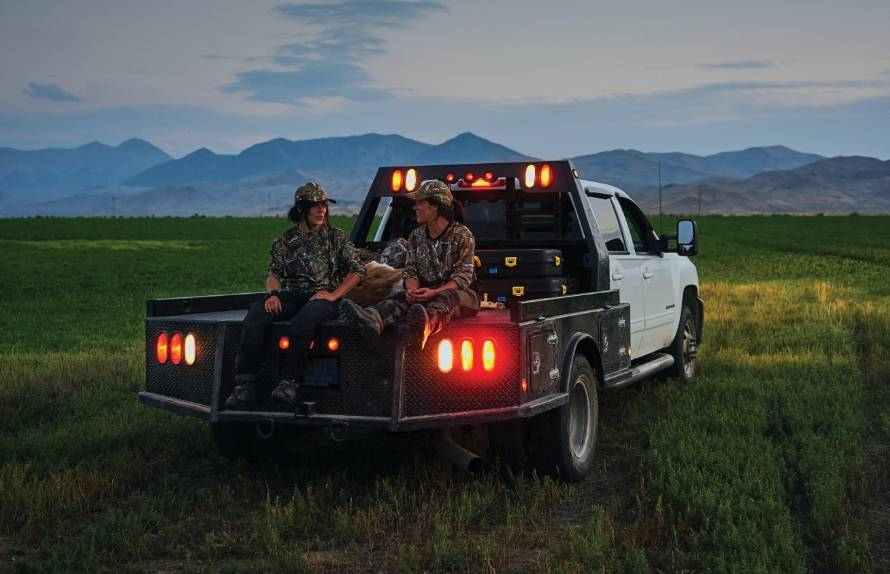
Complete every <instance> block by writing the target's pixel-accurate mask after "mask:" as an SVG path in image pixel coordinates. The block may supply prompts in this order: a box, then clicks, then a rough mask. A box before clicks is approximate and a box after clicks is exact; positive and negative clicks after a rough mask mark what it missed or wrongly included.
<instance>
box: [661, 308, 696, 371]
mask: <svg viewBox="0 0 890 574" xmlns="http://www.w3.org/2000/svg"><path fill="white" fill-rule="evenodd" d="M687 320H691V321H692V328H693V329H695V315H694V314H693V313H692V310H691V309H690V308H689V307H687V306H686V305H683V308H682V309H681V310H680V324H679V325H677V332H676V333H675V334H674V340H673V341H671V346H670V347H668V348H667V352H668V353H669V354H670V355H671V356H672V357H673V358H674V364H673V365H671V367H670V368H668V369H665V370H664V371H662V373H664V378H671V379H680V381H682V382H684V383H688V382H689V381H690V380H691V377H687V376H686V369H685V368H684V366H685V365H684V359H685V357H684V355H683V325H684V324H686V321H687ZM694 374H695V373H693V375H694Z"/></svg>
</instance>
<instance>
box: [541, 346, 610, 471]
mask: <svg viewBox="0 0 890 574" xmlns="http://www.w3.org/2000/svg"><path fill="white" fill-rule="evenodd" d="M581 375H586V380H587V381H588V382H589V384H588V385H587V397H588V400H589V408H590V410H589V411H588V412H589V416H590V418H591V419H592V425H593V430H592V434H591V437H590V440H591V441H592V444H591V446H590V450H589V452H588V453H587V456H586V457H585V459H584V460H578V459H576V458H575V457H574V455H573V454H572V448H571V444H570V440H571V438H570V433H569V431H570V425H571V402H569V403H568V404H565V405H563V406H562V407H560V408H558V409H553V410H551V411H547V412H546V413H543V414H540V415H538V416H536V417H534V418H533V419H532V420H531V423H532V429H531V437H532V459H533V462H534V464H535V467H536V468H537V469H538V470H539V471H540V472H543V473H545V474H549V475H551V476H555V477H557V478H560V479H562V480H566V481H569V482H578V481H580V480H582V479H583V478H584V477H585V475H586V474H587V472H588V471H589V470H590V468H591V466H593V459H594V454H595V452H596V434H597V427H598V422H599V421H598V419H599V401H598V398H597V378H596V372H595V371H594V369H593V367H591V366H590V363H589V362H588V361H587V358H585V357H584V356H582V355H576V356H575V359H574V361H573V362H572V372H571V376H570V378H569V388H568V389H567V391H568V392H569V393H570V395H571V391H572V388H573V386H574V385H575V383H576V382H577V381H578V380H579V377H580V376H581Z"/></svg>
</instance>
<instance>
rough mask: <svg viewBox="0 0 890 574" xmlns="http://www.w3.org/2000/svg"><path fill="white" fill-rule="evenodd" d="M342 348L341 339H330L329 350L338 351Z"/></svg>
mask: <svg viewBox="0 0 890 574" xmlns="http://www.w3.org/2000/svg"><path fill="white" fill-rule="evenodd" d="M339 348H340V339H328V351H336V350H337V349H339Z"/></svg>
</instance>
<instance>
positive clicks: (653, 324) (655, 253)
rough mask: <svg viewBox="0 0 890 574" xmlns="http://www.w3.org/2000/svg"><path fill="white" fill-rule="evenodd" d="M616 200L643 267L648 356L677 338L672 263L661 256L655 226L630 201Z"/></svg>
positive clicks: (645, 349)
mask: <svg viewBox="0 0 890 574" xmlns="http://www.w3.org/2000/svg"><path fill="white" fill-rule="evenodd" d="M616 199H617V201H618V205H619V207H620V209H621V210H622V212H623V214H624V220H625V222H626V224H627V232H628V234H629V240H630V241H631V242H632V245H631V248H632V249H633V252H634V256H635V260H636V261H638V262H639V265H640V273H641V277H642V286H641V289H642V291H643V307H644V315H645V332H644V335H643V340H642V343H641V345H640V347H639V349H640V351H641V352H642V353H644V354H648V353H652V352H655V351H658V350H659V349H663V348H664V347H667V346H668V345H670V343H671V340H672V339H673V338H674V331H675V325H673V321H674V316H675V313H676V309H675V307H676V303H677V302H676V300H675V297H676V289H674V286H673V282H674V280H673V277H672V273H671V260H670V259H667V258H664V257H662V256H661V253H660V251H659V249H658V241H657V239H656V237H655V233H654V231H653V229H652V226H651V225H650V224H649V221H648V220H647V219H646V216H645V215H643V212H642V211H641V210H640V208H639V207H637V205H636V204H635V203H633V202H632V201H630V200H629V199H627V198H624V197H618V198H616Z"/></svg>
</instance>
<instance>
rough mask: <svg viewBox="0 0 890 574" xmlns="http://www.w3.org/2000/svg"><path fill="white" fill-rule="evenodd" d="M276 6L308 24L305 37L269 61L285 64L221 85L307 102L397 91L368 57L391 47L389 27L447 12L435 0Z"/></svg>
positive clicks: (257, 97) (265, 97)
mask: <svg viewBox="0 0 890 574" xmlns="http://www.w3.org/2000/svg"><path fill="white" fill-rule="evenodd" d="M273 11H274V12H275V13H277V14H278V15H279V16H281V17H283V18H285V19H286V20H290V21H293V22H297V23H300V24H303V25H304V26H305V27H308V28H309V31H308V32H307V31H306V30H305V29H304V30H301V36H304V37H305V39H301V40H300V41H297V42H290V43H288V44H284V45H281V46H278V48H277V49H276V50H275V52H274V53H273V54H272V55H270V57H269V61H270V62H271V63H273V64H275V65H277V66H279V67H280V68H285V69H284V70H280V69H278V70H269V69H262V70H249V71H246V72H241V73H239V74H237V76H236V79H235V81H234V82H232V83H230V84H228V85H225V86H222V88H221V89H222V91H224V92H228V93H237V92H245V93H247V94H248V96H247V98H248V99H249V100H252V101H258V102H273V103H281V104H288V105H293V106H305V105H307V104H308V103H310V102H313V101H316V100H318V99H323V98H332V97H335V98H342V99H345V100H350V101H368V100H380V99H385V98H388V97H391V93H390V92H389V91H388V90H385V89H382V88H380V87H376V86H374V85H373V78H372V77H371V76H370V74H368V72H367V71H366V70H365V69H364V67H363V65H362V64H363V62H364V61H365V60H366V59H367V58H369V57H372V56H379V55H382V54H385V53H386V47H385V46H386V41H385V40H384V37H383V30H384V29H386V28H392V27H396V26H399V27H404V26H405V25H407V24H410V23H413V22H417V21H419V20H421V19H422V18H423V17H425V16H426V15H428V14H430V13H433V12H447V7H446V6H445V4H444V3H442V2H437V1H431V0H424V1H417V0H341V1H336V2H324V3H322V2H315V3H308V4H280V5H278V6H276V7H275V8H274V9H273ZM213 56H214V55H211V57H213Z"/></svg>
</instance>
